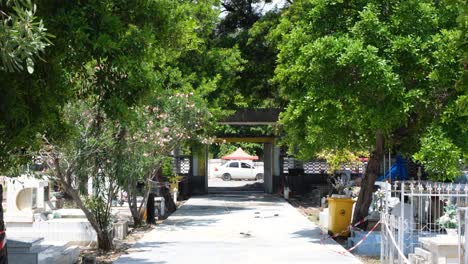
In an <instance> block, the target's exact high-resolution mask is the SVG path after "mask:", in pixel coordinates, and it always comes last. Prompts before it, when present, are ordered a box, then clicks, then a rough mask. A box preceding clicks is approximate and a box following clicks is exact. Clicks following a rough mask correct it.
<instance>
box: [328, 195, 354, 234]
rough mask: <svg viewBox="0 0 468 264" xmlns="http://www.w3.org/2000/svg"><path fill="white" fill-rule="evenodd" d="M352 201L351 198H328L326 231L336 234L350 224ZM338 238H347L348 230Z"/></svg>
mask: <svg viewBox="0 0 468 264" xmlns="http://www.w3.org/2000/svg"><path fill="white" fill-rule="evenodd" d="M353 204H354V200H353V199H351V198H328V212H329V217H328V231H329V232H330V233H331V234H332V235H335V234H338V233H341V232H343V231H344V230H346V228H348V226H349V225H350V224H351V217H352V214H353ZM339 236H349V230H348V231H346V232H343V233H341V234H340V235H339Z"/></svg>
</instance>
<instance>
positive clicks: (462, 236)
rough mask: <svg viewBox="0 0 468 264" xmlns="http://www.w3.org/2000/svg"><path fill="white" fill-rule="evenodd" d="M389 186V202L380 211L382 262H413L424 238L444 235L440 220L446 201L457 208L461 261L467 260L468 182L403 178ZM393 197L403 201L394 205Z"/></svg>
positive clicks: (387, 190) (392, 263) (387, 200)
mask: <svg viewBox="0 0 468 264" xmlns="http://www.w3.org/2000/svg"><path fill="white" fill-rule="evenodd" d="M386 186H387V187H386V193H387V195H386V202H385V206H384V210H383V212H382V213H381V222H382V225H383V226H382V229H381V230H382V231H381V235H382V248H381V262H382V263H391V264H394V263H410V262H409V260H408V255H409V254H412V253H414V251H415V248H416V247H422V242H421V241H422V240H421V239H423V238H428V237H429V238H430V237H436V236H438V235H443V234H445V229H444V228H443V227H441V226H440V225H439V224H438V219H439V218H440V217H441V216H442V215H443V214H444V206H445V204H446V203H451V204H455V205H456V206H457V208H458V221H457V222H458V223H459V225H458V233H457V235H458V252H459V253H458V260H459V263H468V256H467V254H465V252H466V248H465V247H466V245H465V241H467V240H466V237H467V233H466V232H465V230H466V228H467V227H466V226H467V225H468V221H467V220H466V219H468V218H467V217H468V216H467V215H468V213H467V209H466V207H468V185H465V184H450V183H438V182H428V181H425V182H422V181H404V182H395V183H393V184H392V185H390V186H389V185H386ZM392 200H399V201H400V202H401V201H403V204H402V203H399V205H396V206H395V204H392V203H391V201H392ZM392 206H393V207H392Z"/></svg>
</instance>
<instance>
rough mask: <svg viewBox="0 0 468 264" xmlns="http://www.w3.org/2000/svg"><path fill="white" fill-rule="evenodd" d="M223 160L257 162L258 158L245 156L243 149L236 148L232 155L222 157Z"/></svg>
mask: <svg viewBox="0 0 468 264" xmlns="http://www.w3.org/2000/svg"><path fill="white" fill-rule="evenodd" d="M222 159H223V160H258V156H252V155H249V154H247V152H245V151H244V150H243V149H241V148H238V149H237V150H236V151H234V152H233V153H231V154H229V155H226V156H223V157H222Z"/></svg>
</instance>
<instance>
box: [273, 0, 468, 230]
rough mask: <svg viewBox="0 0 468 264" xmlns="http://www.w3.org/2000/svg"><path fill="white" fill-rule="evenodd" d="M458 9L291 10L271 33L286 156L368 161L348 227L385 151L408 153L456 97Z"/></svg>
mask: <svg viewBox="0 0 468 264" xmlns="http://www.w3.org/2000/svg"><path fill="white" fill-rule="evenodd" d="M462 5H463V3H462V1H437V2H433V1H386V2H381V1H366V2H362V1H326V0H302V1H294V2H293V4H292V5H291V6H290V8H289V9H288V10H287V11H286V12H285V13H284V14H283V16H282V18H281V22H280V24H279V26H278V27H276V29H274V30H273V31H272V33H271V35H272V36H276V37H279V38H280V40H279V41H280V42H279V46H278V49H279V55H278V66H277V68H276V76H275V80H276V81H277V82H278V83H279V84H280V86H281V89H282V94H283V95H284V96H285V97H286V98H287V99H288V100H289V104H288V106H287V109H286V110H285V111H284V112H283V113H282V114H281V122H282V124H283V125H284V128H285V131H286V133H287V139H286V142H287V143H288V144H290V147H291V148H292V149H294V148H296V147H298V148H299V150H300V154H301V155H302V157H304V158H310V157H313V156H314V155H316V154H317V153H318V152H320V151H321V150H326V149H351V150H370V152H371V155H370V159H369V163H368V167H367V170H366V175H365V177H364V179H363V182H362V184H363V185H362V188H361V192H360V194H359V198H358V202H357V204H356V209H355V214H354V221H359V220H360V219H361V218H363V217H365V216H366V215H367V213H368V209H369V205H370V203H371V199H372V186H373V184H374V182H375V180H376V179H377V177H378V174H379V170H380V163H381V160H382V157H383V155H384V153H385V149H393V150H395V151H398V152H401V153H404V154H407V155H412V154H413V153H415V152H416V151H417V150H418V149H419V148H420V143H421V142H420V141H419V140H418V139H419V137H420V136H421V135H422V134H423V133H424V131H426V130H427V129H430V127H431V125H432V124H433V123H434V122H437V120H440V119H441V118H442V116H443V113H444V111H445V110H446V109H447V108H448V107H449V106H450V105H451V104H452V103H453V102H454V101H455V100H457V98H459V96H460V95H461V93H462V92H461V91H460V90H457V89H456V88H455V84H456V81H457V79H458V78H460V75H461V72H462V67H461V63H460V61H459V59H460V55H461V50H460V46H459V45H457V40H458V38H459V36H460V30H459V28H458V27H457V24H456V17H457V12H458V10H459V9H460V8H461V6H462ZM465 135H466V134H465ZM464 141H465V142H464V143H463V142H462V143H461V144H466V137H465V140H464ZM465 146H466V145H465ZM465 146H461V147H462V149H463V148H464V149H466V148H465Z"/></svg>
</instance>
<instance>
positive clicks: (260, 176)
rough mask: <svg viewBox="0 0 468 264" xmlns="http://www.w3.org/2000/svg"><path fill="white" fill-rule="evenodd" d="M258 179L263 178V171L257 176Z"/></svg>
mask: <svg viewBox="0 0 468 264" xmlns="http://www.w3.org/2000/svg"><path fill="white" fill-rule="evenodd" d="M255 178H256V179H257V180H263V173H259V174H257V176H256V177H255Z"/></svg>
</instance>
